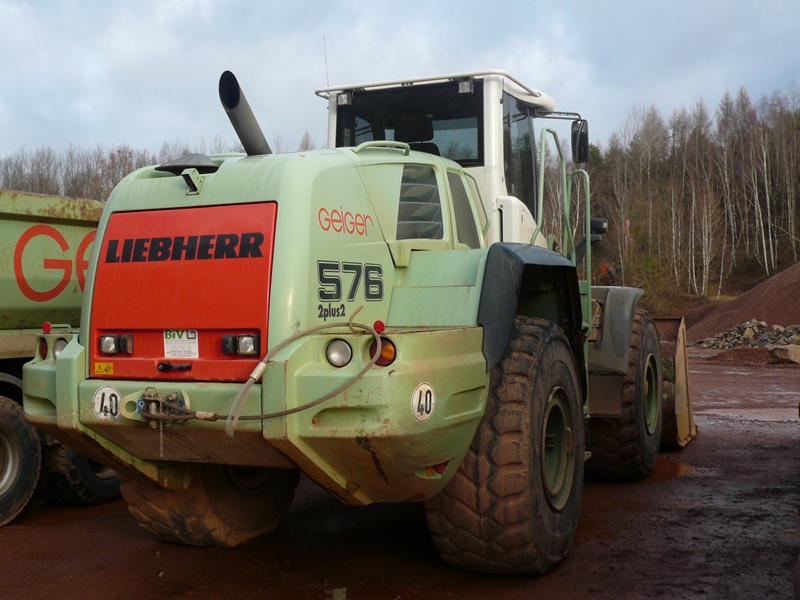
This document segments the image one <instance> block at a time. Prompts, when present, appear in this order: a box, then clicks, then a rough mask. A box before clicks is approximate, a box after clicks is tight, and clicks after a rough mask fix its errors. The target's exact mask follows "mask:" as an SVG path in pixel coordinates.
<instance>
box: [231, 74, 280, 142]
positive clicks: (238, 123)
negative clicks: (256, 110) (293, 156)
mask: <svg viewBox="0 0 800 600" xmlns="http://www.w3.org/2000/svg"><path fill="white" fill-rule="evenodd" d="M219 100H220V102H222V107H223V108H224V109H225V112H226V113H228V118H229V119H230V120H231V125H233V129H234V130H235V131H236V135H238V136H239V141H240V142H241V143H242V146H243V147H244V151H245V152H247V155H248V156H257V155H259V154H272V150H271V149H270V147H269V144H268V143H267V138H265V137H264V133H263V132H262V131H261V127H259V126H258V121H256V116H255V115H254V114H253V111H252V109H251V108H250V105H249V104H248V103H247V98H245V97H244V92H242V88H241V87H240V86H239V82H238V81H237V80H236V75H234V74H233V73H231V72H230V71H225V72H224V73H223V74H222V75H221V76H220V78H219Z"/></svg>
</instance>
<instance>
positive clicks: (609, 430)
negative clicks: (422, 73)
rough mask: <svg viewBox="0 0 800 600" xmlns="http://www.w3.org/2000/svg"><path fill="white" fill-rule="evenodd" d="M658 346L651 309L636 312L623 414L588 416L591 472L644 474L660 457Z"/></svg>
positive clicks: (634, 476) (639, 476) (624, 476)
mask: <svg viewBox="0 0 800 600" xmlns="http://www.w3.org/2000/svg"><path fill="white" fill-rule="evenodd" d="M662 390H663V382H662V374H661V350H660V346H659V343H658V332H657V331H656V327H655V325H654V324H653V319H652V317H650V314H649V313H648V312H647V311H644V310H637V311H636V315H635V316H634V322H633V331H632V332H631V346H630V358H629V366H628V373H627V375H625V379H624V381H623V384H622V416H621V417H618V418H613V417H611V418H608V417H603V418H596V419H589V440H590V442H591V445H590V448H591V451H592V457H591V458H590V459H589V460H588V461H587V463H586V471H587V473H588V474H590V475H592V476H595V477H602V478H607V479H617V480H635V479H642V478H643V477H646V476H647V475H649V474H650V471H652V469H653V466H654V465H655V464H656V458H658V447H659V444H660V441H661V428H662V424H663V418H664V415H663V410H662V402H661V400H662Z"/></svg>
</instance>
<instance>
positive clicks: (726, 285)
mask: <svg viewBox="0 0 800 600" xmlns="http://www.w3.org/2000/svg"><path fill="white" fill-rule="evenodd" d="M313 148H314V142H313V140H312V139H311V136H310V135H309V134H308V132H307V131H306V133H305V135H304V136H303V139H302V141H301V143H300V146H299V147H298V150H299V151H302V150H310V149H313ZM272 149H273V151H274V152H284V151H286V147H285V144H284V142H283V140H282V139H281V138H280V137H279V136H276V137H275V138H273V142H272ZM230 151H241V146H239V145H234V146H229V145H227V144H225V143H224V141H222V140H221V139H220V138H219V137H217V138H215V139H214V140H213V141H212V142H211V143H210V144H208V145H206V144H205V143H203V142H201V143H200V144H199V145H196V146H195V147H193V148H190V147H189V146H188V144H185V143H164V144H163V145H162V147H161V149H160V150H159V151H158V152H157V153H151V152H149V151H147V150H135V149H133V148H131V147H129V146H127V145H123V146H119V147H116V148H113V149H110V150H106V149H104V148H102V147H100V146H98V147H97V148H95V149H93V150H83V149H80V148H76V147H74V146H70V147H68V148H67V149H66V150H64V151H62V152H56V151H54V150H52V149H49V148H41V149H38V150H34V151H27V150H24V149H23V150H20V151H18V152H16V153H14V154H12V155H9V156H7V157H4V158H0V187H2V188H6V189H18V190H25V191H31V192H39V193H46V194H57V195H63V196H70V197H82V198H93V199H97V200H106V199H107V198H108V195H109V194H110V193H111V190H112V189H113V188H114V186H115V185H116V184H117V183H118V182H119V181H120V180H121V179H122V178H123V177H124V176H125V175H127V174H128V173H130V172H131V171H133V170H135V169H137V168H139V167H142V166H146V165H151V164H158V163H161V162H165V161H167V160H170V159H173V158H177V157H179V156H182V155H184V154H187V153H189V152H204V153H206V152H207V153H218V152H230ZM584 168H585V169H586V170H587V171H588V173H589V175H590V177H591V193H592V206H593V214H595V215H602V216H605V217H606V218H608V220H609V233H608V234H607V235H606V236H605V238H604V240H603V242H602V243H601V245H600V248H599V251H598V253H597V257H596V260H595V264H606V265H609V266H610V267H611V270H612V272H613V273H615V276H616V281H617V282H618V283H623V284H625V285H636V286H639V287H643V288H645V289H646V290H648V291H649V292H650V294H649V296H650V298H651V299H652V298H654V297H674V296H675V295H676V294H690V295H695V296H702V297H708V296H715V295H719V294H721V293H726V292H728V291H736V290H735V288H736V286H738V285H741V284H742V282H749V283H750V284H752V283H754V282H757V281H758V280H760V279H764V278H766V277H769V276H771V275H773V274H774V273H776V272H778V271H779V270H781V269H783V268H786V267H787V266H790V265H792V264H794V263H796V262H798V254H800V219H798V196H800V91H798V89H797V87H796V86H794V87H793V88H792V89H790V90H789V91H786V92H775V93H774V94H772V95H771V96H765V97H763V98H761V99H760V100H759V101H758V102H755V103H754V102H753V101H752V100H751V99H750V96H749V95H748V93H747V90H746V89H745V88H744V87H742V88H741V89H740V90H739V91H738V93H737V94H736V95H735V96H732V95H731V94H730V93H726V94H725V95H724V96H723V98H722V99H721V101H720V103H719V105H718V106H717V107H716V109H715V111H714V113H713V115H712V113H711V112H710V111H709V109H708V108H707V106H706V105H705V103H704V102H703V100H702V99H700V100H698V101H697V103H696V104H695V106H694V107H693V108H692V109H691V110H688V109H686V108H685V107H681V108H677V109H675V110H673V112H672V114H671V115H670V116H669V118H667V119H665V118H664V116H663V115H662V114H661V113H660V112H659V111H658V110H657V109H656V108H655V107H654V106H650V107H649V108H644V107H642V106H636V107H634V108H633V109H632V110H631V112H630V115H629V118H628V119H627V121H626V122H625V123H623V124H622V125H621V126H620V127H619V128H618V129H617V130H616V131H615V132H614V133H613V134H612V135H611V136H610V138H609V140H608V142H607V143H605V144H603V145H592V147H591V159H590V161H589V163H587V165H585V167H584ZM559 180H560V173H559V171H558V168H557V167H556V166H555V165H554V164H552V162H549V163H548V168H547V171H546V177H545V186H546V190H547V194H546V196H547V197H548V198H549V200H548V201H547V202H561V198H560V196H559V194H560V190H559V185H558V183H557V182H558V181H559ZM573 203H574V205H575V208H574V210H573V223H572V227H573V229H575V230H576V233H575V236H576V239H578V238H580V237H581V235H580V234H578V233H577V225H576V223H577V219H578V218H580V217H581V215H582V208H581V206H580V202H579V201H577V200H574V201H573ZM545 215H548V217H546V218H548V219H549V220H550V222H549V223H548V224H549V225H550V226H551V227H550V230H551V231H558V230H559V229H560V223H559V222H556V221H558V218H559V216H558V215H560V211H559V210H554V209H553V207H552V206H549V207H548V205H547V204H546V208H545ZM596 276H597V275H596Z"/></svg>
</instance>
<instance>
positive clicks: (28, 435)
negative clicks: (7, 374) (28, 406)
mask: <svg viewBox="0 0 800 600" xmlns="http://www.w3.org/2000/svg"><path fill="white" fill-rule="evenodd" d="M41 462H42V454H41V448H40V447H39V434H38V433H37V432H36V430H35V429H34V428H33V427H32V426H31V425H30V423H28V422H27V421H26V420H25V411H24V410H23V409H22V407H21V406H20V405H19V404H17V403H16V402H14V401H13V400H10V399H9V398H6V397H5V396H0V526H2V525H5V524H6V523H8V522H9V521H11V520H12V519H14V518H15V517H16V516H17V515H19V513H20V512H22V509H23V508H25V506H26V505H27V504H28V501H29V500H30V499H31V497H32V496H33V492H34V491H35V490H36V482H37V481H38V480H39V470H40V469H41Z"/></svg>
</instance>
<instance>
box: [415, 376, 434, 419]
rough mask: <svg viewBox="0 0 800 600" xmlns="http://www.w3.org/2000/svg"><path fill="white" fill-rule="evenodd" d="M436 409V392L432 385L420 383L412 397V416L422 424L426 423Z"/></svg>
mask: <svg viewBox="0 0 800 600" xmlns="http://www.w3.org/2000/svg"><path fill="white" fill-rule="evenodd" d="M435 408H436V392H434V391H433V387H432V386H431V384H430V383H420V384H419V385H418V386H417V387H416V388H415V389H414V395H413V396H411V414H412V415H414V418H415V419H416V420H417V421H419V422H420V423H424V422H425V421H427V420H428V419H430V418H431V415H433V411H434V409H435Z"/></svg>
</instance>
